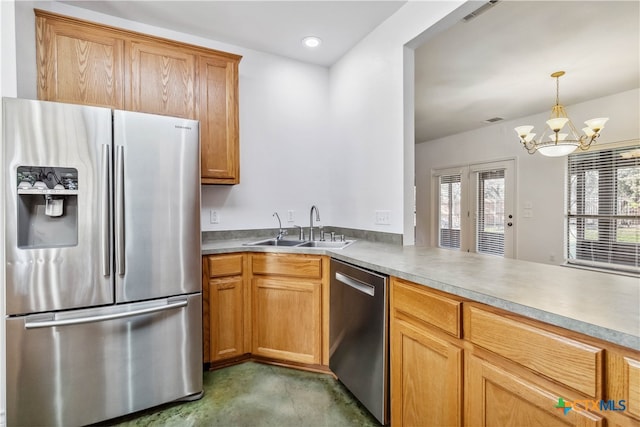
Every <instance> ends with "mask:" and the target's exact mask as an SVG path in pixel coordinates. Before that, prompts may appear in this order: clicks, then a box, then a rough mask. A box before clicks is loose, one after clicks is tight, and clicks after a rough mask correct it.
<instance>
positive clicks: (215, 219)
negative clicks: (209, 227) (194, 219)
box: [209, 210, 220, 224]
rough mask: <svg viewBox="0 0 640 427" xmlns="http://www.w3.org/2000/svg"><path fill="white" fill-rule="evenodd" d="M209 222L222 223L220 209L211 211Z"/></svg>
mask: <svg viewBox="0 0 640 427" xmlns="http://www.w3.org/2000/svg"><path fill="white" fill-rule="evenodd" d="M209 222H210V223H211V224H220V215H219V214H218V211H215V210H211V211H209Z"/></svg>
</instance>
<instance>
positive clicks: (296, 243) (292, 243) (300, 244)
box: [244, 238, 355, 249]
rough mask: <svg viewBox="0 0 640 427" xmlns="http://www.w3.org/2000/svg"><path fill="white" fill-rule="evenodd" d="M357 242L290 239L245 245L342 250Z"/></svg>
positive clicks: (268, 240) (272, 239)
mask: <svg viewBox="0 0 640 427" xmlns="http://www.w3.org/2000/svg"><path fill="white" fill-rule="evenodd" d="M354 241H355V240H347V241H344V242H330V241H320V240H314V241H313V242H309V241H306V240H288V239H280V240H278V239H274V238H271V239H264V240H257V241H255V242H249V243H244V246H289V247H296V248H326V249H342V248H346V247H347V246H349V245H351V244H352V243H353V242H354Z"/></svg>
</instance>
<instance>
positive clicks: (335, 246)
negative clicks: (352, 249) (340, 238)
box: [298, 240, 354, 249]
mask: <svg viewBox="0 0 640 427" xmlns="http://www.w3.org/2000/svg"><path fill="white" fill-rule="evenodd" d="M353 242H354V241H353V240H346V241H344V242H329V241H320V240H314V241H313V242H304V243H301V244H300V245H298V247H299V248H331V249H342V248H346V247H347V246H349V245H350V244H352V243H353Z"/></svg>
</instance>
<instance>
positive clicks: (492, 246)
mask: <svg viewBox="0 0 640 427" xmlns="http://www.w3.org/2000/svg"><path fill="white" fill-rule="evenodd" d="M504 199H505V180H504V170H497V171H486V172H479V173H478V204H477V209H478V211H477V215H476V219H477V223H476V230H477V235H476V242H477V243H476V245H477V247H476V251H477V252H479V253H485V254H492V255H500V256H504V223H505V218H504Z"/></svg>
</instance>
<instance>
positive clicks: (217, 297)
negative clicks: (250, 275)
mask: <svg viewBox="0 0 640 427" xmlns="http://www.w3.org/2000/svg"><path fill="white" fill-rule="evenodd" d="M244 294H245V292H244V280H243V278H242V276H234V277H226V278H223V279H214V280H211V281H209V310H210V311H209V313H210V314H209V315H210V320H211V325H210V343H211V344H210V345H211V361H212V362H215V361H218V360H223V359H228V358H230V357H235V356H240V355H242V354H244V353H245V349H244V345H243V343H244V334H243V312H244V310H243V306H244Z"/></svg>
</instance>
